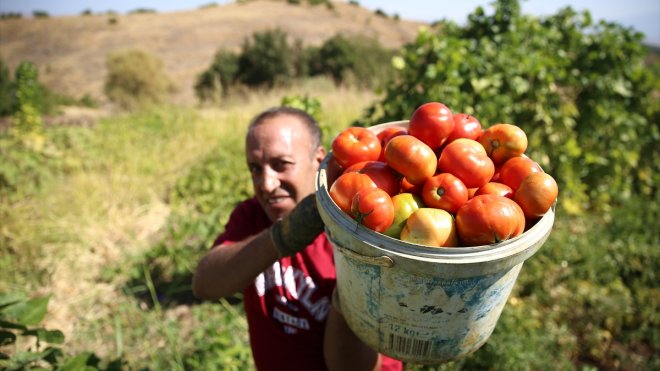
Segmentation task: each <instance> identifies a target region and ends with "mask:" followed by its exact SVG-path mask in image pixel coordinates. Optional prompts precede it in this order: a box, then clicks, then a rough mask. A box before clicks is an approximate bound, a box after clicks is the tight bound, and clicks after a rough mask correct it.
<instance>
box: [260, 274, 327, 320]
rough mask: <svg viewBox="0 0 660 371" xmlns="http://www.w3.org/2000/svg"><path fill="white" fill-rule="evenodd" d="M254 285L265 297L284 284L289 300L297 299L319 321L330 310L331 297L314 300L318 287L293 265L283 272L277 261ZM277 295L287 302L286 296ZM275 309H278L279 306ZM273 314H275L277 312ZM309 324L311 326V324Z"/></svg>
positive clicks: (310, 278) (280, 299) (261, 295)
mask: <svg viewBox="0 0 660 371" xmlns="http://www.w3.org/2000/svg"><path fill="white" fill-rule="evenodd" d="M254 285H255V287H256V289H257V294H258V295H259V296H260V297H263V296H264V295H265V294H266V292H267V291H268V290H270V289H272V288H274V287H282V286H283V287H284V290H286V292H288V294H289V296H290V298H289V300H291V299H297V302H299V303H300V304H301V305H302V306H303V307H304V308H305V309H306V310H307V311H308V312H309V313H310V314H311V315H312V316H313V317H314V319H315V320H317V321H319V322H320V321H323V320H324V319H325V318H326V317H327V315H328V312H329V311H330V299H329V298H328V297H326V296H324V297H321V298H319V299H318V300H316V301H313V299H312V297H313V295H314V292H316V289H317V288H316V284H315V283H314V280H313V279H312V277H310V276H308V275H306V274H305V272H303V271H302V270H300V269H298V268H295V267H291V266H288V267H286V268H285V269H284V272H282V270H281V266H280V262H279V261H276V262H275V263H273V265H272V266H271V267H270V268H268V269H266V270H265V271H264V272H262V273H261V274H259V275H258V276H257V277H256V279H255V281H254ZM277 296H278V299H279V301H280V302H282V303H286V301H287V300H286V298H285V297H284V296H280V295H277ZM275 310H276V311H277V308H276V309H275ZM278 312H279V311H278ZM279 313H283V312H279ZM273 316H275V312H274V313H273ZM278 320H279V319H278ZM280 322H282V321H280ZM307 325H308V326H309V324H307ZM301 328H302V327H301ZM308 328H309V327H308Z"/></svg>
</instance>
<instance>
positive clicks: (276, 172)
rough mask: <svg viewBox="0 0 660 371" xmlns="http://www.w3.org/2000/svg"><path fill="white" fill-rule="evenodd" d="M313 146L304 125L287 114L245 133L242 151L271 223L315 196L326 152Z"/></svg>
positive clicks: (260, 200) (259, 198)
mask: <svg viewBox="0 0 660 371" xmlns="http://www.w3.org/2000/svg"><path fill="white" fill-rule="evenodd" d="M312 146H313V145H312V140H311V138H310V134H309V130H308V129H307V127H306V126H305V124H304V123H303V122H301V121H300V119H298V118H297V117H295V116H291V115H287V114H282V115H278V116H276V117H273V118H270V119H267V120H265V121H264V122H262V123H260V124H259V125H257V126H254V127H253V128H252V129H250V131H249V132H248V135H247V138H246V146H245V150H246V157H247V164H248V168H249V169H250V173H251V174H252V185H253V186H254V193H255V195H256V197H257V200H259V203H260V204H261V207H263V209H264V210H265V211H266V214H267V215H268V217H269V218H270V220H272V221H275V220H277V219H279V218H281V217H283V216H285V215H286V214H288V213H289V212H290V211H291V210H292V209H293V208H294V207H295V206H296V204H297V203H298V202H299V201H300V200H302V199H303V198H304V197H305V196H307V195H309V194H310V193H312V192H314V178H315V176H316V171H317V170H318V168H319V165H320V163H321V161H322V160H323V157H324V156H325V150H324V149H323V148H322V147H319V148H316V149H312Z"/></svg>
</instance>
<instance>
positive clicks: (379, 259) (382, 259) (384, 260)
mask: <svg viewBox="0 0 660 371" xmlns="http://www.w3.org/2000/svg"><path fill="white" fill-rule="evenodd" d="M335 247H336V248H337V250H339V252H340V253H342V254H343V255H346V256H348V257H349V258H351V259H354V260H357V261H359V262H361V263H365V264H370V265H378V266H381V267H385V268H392V267H393V266H394V260H392V258H390V257H389V256H387V255H381V256H367V255H362V254H358V253H356V252H355V251H353V250H350V249H347V248H345V247H342V246H339V245H335Z"/></svg>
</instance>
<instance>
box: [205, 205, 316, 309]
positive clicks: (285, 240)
mask: <svg viewBox="0 0 660 371" xmlns="http://www.w3.org/2000/svg"><path fill="white" fill-rule="evenodd" d="M322 231H323V220H321V216H320V215H319V212H318V210H317V208H316V196H315V195H314V194H313V193H312V194H310V195H308V196H307V197H305V198H303V199H302V200H301V201H300V202H299V203H298V205H296V207H295V208H294V209H293V210H292V211H291V213H289V215H287V216H285V217H284V218H282V219H280V220H277V221H276V222H275V223H274V224H273V225H272V226H271V227H270V228H268V229H266V230H264V231H262V232H260V233H258V234H257V235H255V236H252V237H249V238H247V239H245V240H243V241H240V242H236V243H233V244H228V245H224V246H221V247H218V246H216V247H214V248H213V249H211V251H209V252H208V253H207V254H206V255H205V256H204V257H203V258H202V260H200V262H199V264H198V265H197V269H196V271H195V275H194V276H193V293H194V294H195V296H196V297H198V298H200V299H208V300H217V299H220V298H221V297H224V296H228V295H232V294H234V293H236V292H238V291H241V290H243V289H244V288H246V287H247V286H248V285H249V284H250V282H252V280H254V278H255V277H257V276H258V275H259V273H261V272H263V271H264V270H265V269H266V268H268V267H269V266H270V265H272V264H273V263H274V262H275V260H277V258H278V256H280V257H283V256H291V255H294V254H295V253H297V252H299V251H302V250H303V249H304V248H305V247H307V245H309V244H310V243H312V241H314V239H315V238H316V236H318V235H319V234H320V233H321V232H322Z"/></svg>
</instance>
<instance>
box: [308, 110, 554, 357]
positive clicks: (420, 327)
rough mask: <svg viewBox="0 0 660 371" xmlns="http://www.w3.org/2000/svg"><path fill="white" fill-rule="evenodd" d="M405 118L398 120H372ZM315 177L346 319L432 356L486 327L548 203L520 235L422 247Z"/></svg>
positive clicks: (369, 336) (463, 344)
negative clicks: (345, 202)
mask: <svg viewBox="0 0 660 371" xmlns="http://www.w3.org/2000/svg"><path fill="white" fill-rule="evenodd" d="M393 125H397V126H403V127H406V126H407V121H398V122H393V123H388V124H382V125H377V126H373V127H371V128H370V129H371V130H373V131H375V132H378V131H380V130H382V129H383V128H385V127H387V126H393ZM331 156H332V153H330V154H329V155H328V156H327V157H326V158H325V160H324V161H323V163H322V164H321V167H320V169H319V172H318V173H317V178H316V196H317V203H318V206H319V212H320V214H321V217H322V218H323V221H324V222H325V225H326V227H325V229H326V233H327V236H328V239H329V240H330V242H331V243H332V245H333V247H334V258H335V265H336V269H337V290H338V295H339V302H340V306H341V311H342V313H343V315H344V318H345V319H346V322H347V323H348V325H349V327H350V328H351V329H352V330H353V332H355V334H356V335H357V336H358V337H359V338H360V339H361V340H362V341H364V342H365V343H366V344H367V345H369V346H370V347H371V348H373V349H375V350H377V351H378V352H380V353H383V354H386V355H388V356H390V357H393V358H396V359H400V360H403V361H406V362H412V363H420V364H439V363H443V362H447V361H451V360H455V359H457V358H460V357H462V356H465V355H467V354H470V353H472V352H474V351H476V350H477V349H479V347H481V346H482V345H483V344H484V343H485V342H486V341H487V340H488V338H489V337H490V335H491V333H492V332H493V330H494V328H495V325H496V324H497V320H498V319H499V317H500V314H501V313H502V309H503V308H504V305H505V304H506V302H507V299H508V297H509V294H510V293H511V289H512V288H513V285H514V283H515V281H516V278H517V277H518V273H519V272H520V269H521V267H522V264H523V262H524V261H525V260H526V259H527V258H529V257H531V256H532V255H534V253H536V251H537V250H538V249H539V248H540V247H541V245H543V243H544V242H545V241H546V239H547V238H548V236H549V235H550V231H551V229H552V225H553V223H554V218H555V213H554V207H553V209H551V210H550V211H548V212H547V213H546V215H544V216H543V217H542V218H541V219H540V220H539V221H538V222H537V223H536V225H534V226H533V227H532V228H530V229H529V230H528V231H527V232H525V233H523V234H522V235H520V236H518V237H516V238H514V239H511V240H507V241H504V242H501V243H498V244H494V245H487V246H474V247H457V248H429V247H424V246H420V245H416V244H411V243H407V242H403V241H400V240H397V239H394V238H390V237H388V236H385V235H382V234H379V233H376V232H374V231H372V230H370V229H368V228H365V227H363V226H361V225H358V224H357V223H356V221H355V220H353V219H351V218H350V217H349V216H348V215H346V214H345V213H343V212H342V211H341V210H340V209H339V207H337V205H336V204H335V203H334V201H333V200H332V199H331V198H330V194H329V193H328V189H329V186H330V185H329V184H328V173H327V170H328V161H329V160H330V158H331Z"/></svg>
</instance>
